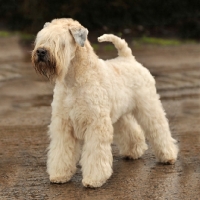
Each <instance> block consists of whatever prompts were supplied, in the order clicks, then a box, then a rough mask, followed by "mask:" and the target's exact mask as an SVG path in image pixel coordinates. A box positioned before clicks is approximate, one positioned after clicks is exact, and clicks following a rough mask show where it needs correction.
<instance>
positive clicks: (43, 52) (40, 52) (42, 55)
mask: <svg viewBox="0 0 200 200" xmlns="http://www.w3.org/2000/svg"><path fill="white" fill-rule="evenodd" d="M36 54H37V56H38V61H45V59H44V58H45V56H46V54H47V51H46V50H45V49H43V48H39V49H37V51H36Z"/></svg>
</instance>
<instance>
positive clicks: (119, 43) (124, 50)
mask: <svg viewBox="0 0 200 200" xmlns="http://www.w3.org/2000/svg"><path fill="white" fill-rule="evenodd" d="M98 41H99V42H106V41H108V42H112V43H113V44H114V45H115V47H116V49H117V50H118V55H119V56H121V57H129V56H132V51H131V49H130V48H129V47H128V45H127V43H126V41H125V40H124V39H121V38H119V37H117V36H115V35H113V34H104V35H102V36H100V37H98Z"/></svg>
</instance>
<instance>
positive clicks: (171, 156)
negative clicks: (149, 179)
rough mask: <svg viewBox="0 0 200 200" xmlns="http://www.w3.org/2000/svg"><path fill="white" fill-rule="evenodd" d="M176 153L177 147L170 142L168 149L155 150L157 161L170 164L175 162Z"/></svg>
mask: <svg viewBox="0 0 200 200" xmlns="http://www.w3.org/2000/svg"><path fill="white" fill-rule="evenodd" d="M177 155H178V147H177V146H176V145H175V144H174V143H172V145H171V146H169V147H168V149H166V148H165V149H163V150H162V151H158V152H156V157H157V158H158V161H159V162H161V163H164V164H170V165H172V164H174V163H175V162H176V159H177Z"/></svg>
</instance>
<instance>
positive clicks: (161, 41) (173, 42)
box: [134, 36, 195, 46]
mask: <svg viewBox="0 0 200 200" xmlns="http://www.w3.org/2000/svg"><path fill="white" fill-rule="evenodd" d="M186 43H187V44H188V43H190V44H192V43H195V41H194V40H183V41H182V40H178V39H165V38H154V37H146V36H143V37H141V38H138V39H136V40H134V44H135V45H136V46H139V45H142V44H151V45H158V46H178V45H181V44H186Z"/></svg>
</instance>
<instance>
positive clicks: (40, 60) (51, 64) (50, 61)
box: [32, 50, 57, 81]
mask: <svg viewBox="0 0 200 200" xmlns="http://www.w3.org/2000/svg"><path fill="white" fill-rule="evenodd" d="M32 63H33V65H34V68H35V71H36V72H37V73H39V74H41V75H43V76H45V77H47V78H48V79H49V80H50V81H53V80H54V79H55V77H56V76H57V68H56V62H55V59H54V57H53V56H52V55H51V56H50V54H49V52H48V51H45V53H44V54H41V53H38V50H36V51H34V52H33V54H32Z"/></svg>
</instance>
